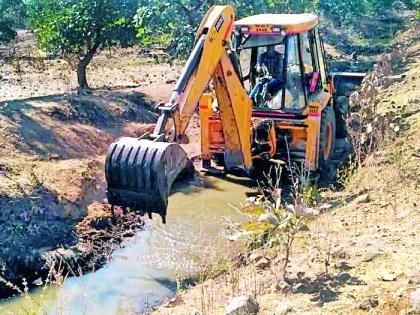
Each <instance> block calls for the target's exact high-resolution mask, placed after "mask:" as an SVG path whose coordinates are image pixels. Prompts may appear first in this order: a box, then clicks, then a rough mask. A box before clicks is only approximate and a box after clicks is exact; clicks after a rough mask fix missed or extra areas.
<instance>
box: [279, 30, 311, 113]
mask: <svg viewBox="0 0 420 315" xmlns="http://www.w3.org/2000/svg"><path fill="white" fill-rule="evenodd" d="M299 49H300V48H299V44H298V39H297V35H292V36H289V37H288V39H287V65H286V89H285V91H284V94H285V97H284V108H285V109H286V110H289V111H292V112H296V111H301V110H302V109H303V108H305V105H306V101H305V93H304V89H303V84H302V76H301V67H300V58H299Z"/></svg>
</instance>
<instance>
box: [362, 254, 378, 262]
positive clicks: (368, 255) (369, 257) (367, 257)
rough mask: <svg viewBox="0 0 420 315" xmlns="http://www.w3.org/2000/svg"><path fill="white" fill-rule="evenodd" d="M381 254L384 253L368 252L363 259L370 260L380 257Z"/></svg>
mask: <svg viewBox="0 0 420 315" xmlns="http://www.w3.org/2000/svg"><path fill="white" fill-rule="evenodd" d="M380 256H382V253H379V252H368V253H367V254H366V255H365V258H363V261H364V262H369V261H372V260H374V259H375V258H377V257H380Z"/></svg>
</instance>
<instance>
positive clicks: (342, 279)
mask: <svg viewBox="0 0 420 315" xmlns="http://www.w3.org/2000/svg"><path fill="white" fill-rule="evenodd" d="M337 279H338V281H340V282H347V281H349V280H350V279H351V276H350V274H349V273H348V272H342V273H340V274H339V275H338V277H337Z"/></svg>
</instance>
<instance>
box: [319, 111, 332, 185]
mask: <svg viewBox="0 0 420 315" xmlns="http://www.w3.org/2000/svg"><path fill="white" fill-rule="evenodd" d="M335 137H336V119H335V113H334V108H333V107H332V106H331V105H327V107H326V108H325V109H324V110H323V112H322V114H321V130H320V138H319V154H318V169H319V173H320V179H321V181H331V180H333V179H334V177H335V172H334V169H335V166H334V163H333V161H332V159H331V158H332V156H333V153H334V148H335Z"/></svg>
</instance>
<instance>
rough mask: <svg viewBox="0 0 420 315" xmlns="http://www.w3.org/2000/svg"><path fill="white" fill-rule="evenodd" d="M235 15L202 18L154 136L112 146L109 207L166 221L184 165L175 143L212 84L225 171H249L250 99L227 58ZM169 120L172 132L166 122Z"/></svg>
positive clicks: (220, 11) (213, 13) (222, 10)
mask: <svg viewBox="0 0 420 315" xmlns="http://www.w3.org/2000/svg"><path fill="white" fill-rule="evenodd" d="M234 21H235V13H234V10H233V8H232V6H213V7H212V8H211V9H210V10H209V11H208V12H207V14H206V16H205V17H204V18H203V21H202V22H201V24H200V27H199V29H198V32H197V36H196V41H195V46H194V49H193V51H192V53H191V55H190V57H189V58H188V61H187V63H186V66H185V68H184V70H183V72H182V74H181V76H180V77H179V79H178V81H177V83H176V85H175V88H174V89H173V93H172V95H171V98H170V100H169V102H168V103H167V104H165V105H163V106H160V107H159V110H160V112H161V114H160V116H159V119H158V121H157V124H156V127H155V129H154V131H153V133H152V134H145V135H143V136H142V137H140V138H128V137H123V138H119V139H118V140H116V141H115V142H114V143H112V144H111V146H110V147H109V150H108V155H107V158H106V162H105V174H106V180H107V185H108V189H107V197H108V201H109V203H110V204H111V206H112V207H113V206H114V205H116V206H121V207H123V208H130V209H132V210H135V211H139V212H141V213H146V212H147V213H148V214H149V216H151V215H152V213H153V212H154V213H159V214H160V215H161V217H162V220H163V222H165V217H166V208H167V205H168V196H169V193H170V188H171V186H172V184H173V182H174V180H175V179H176V177H177V176H178V175H179V174H180V173H181V172H182V170H183V169H184V168H185V167H186V164H187V160H188V158H187V155H186V153H185V151H184V150H183V149H182V148H181V146H180V145H179V144H178V143H182V142H183V141H184V139H185V131H186V129H187V127H188V124H189V122H190V120H191V117H192V115H193V113H194V111H195V110H196V108H197V105H198V103H199V100H200V98H201V96H202V95H203V93H204V92H205V90H206V89H207V87H208V85H209V83H210V81H212V82H213V85H214V89H215V92H216V97H217V101H218V106H219V112H220V119H221V122H222V126H223V133H224V139H225V145H226V151H225V164H226V168H227V169H233V168H240V169H244V170H249V169H250V167H251V165H252V161H251V143H250V142H251V134H250V133H251V111H252V101H251V100H250V98H249V97H248V94H247V92H246V91H245V89H244V88H243V86H242V83H241V80H240V79H239V76H238V74H237V72H236V71H235V68H234V66H233V64H232V62H231V59H230V57H229V53H230V52H229V48H230V38H231V35H232V31H233V25H234ZM169 121H171V122H173V128H172V130H171V132H172V134H171V133H170V132H168V125H169V124H168V122H169Z"/></svg>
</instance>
